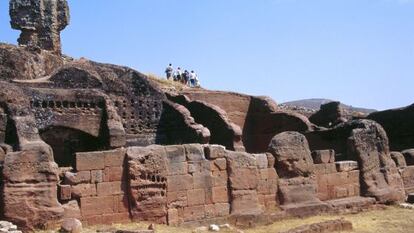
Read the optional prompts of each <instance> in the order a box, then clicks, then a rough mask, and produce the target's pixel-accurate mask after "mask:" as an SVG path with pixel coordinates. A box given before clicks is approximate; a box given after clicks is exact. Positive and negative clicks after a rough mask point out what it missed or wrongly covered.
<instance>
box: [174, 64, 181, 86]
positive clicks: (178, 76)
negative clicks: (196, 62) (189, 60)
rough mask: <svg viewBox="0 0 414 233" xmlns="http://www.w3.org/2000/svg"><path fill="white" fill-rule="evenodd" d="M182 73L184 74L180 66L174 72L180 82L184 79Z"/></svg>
mask: <svg viewBox="0 0 414 233" xmlns="http://www.w3.org/2000/svg"><path fill="white" fill-rule="evenodd" d="M182 75H183V71H182V70H181V68H180V67H178V68H177V70H176V71H175V74H174V81H179V82H180V81H181V79H182Z"/></svg>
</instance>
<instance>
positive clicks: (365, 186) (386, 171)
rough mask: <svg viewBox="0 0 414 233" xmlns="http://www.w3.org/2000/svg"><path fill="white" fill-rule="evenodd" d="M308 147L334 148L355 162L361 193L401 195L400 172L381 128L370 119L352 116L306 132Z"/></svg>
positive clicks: (381, 196) (381, 197)
mask: <svg viewBox="0 0 414 233" xmlns="http://www.w3.org/2000/svg"><path fill="white" fill-rule="evenodd" d="M306 137H307V139H308V141H309V144H310V147H311V148H312V150H322V149H335V152H336V153H337V154H339V155H340V156H338V158H340V159H341V160H354V161H357V162H358V165H359V169H360V171H361V173H360V175H361V193H362V195H364V196H369V197H375V198H376V199H377V201H381V202H389V201H390V202H392V201H401V200H402V199H404V190H403V185H402V181H401V176H400V174H399V173H398V169H397V167H396V166H395V163H394V161H393V160H392V158H391V155H390V149H389V145H388V138H387V135H386V133H385V131H384V129H383V128H382V127H381V126H380V125H379V124H378V123H376V122H374V121H370V120H353V121H349V122H346V123H342V124H339V125H337V126H336V127H334V128H332V129H329V130H322V131H314V132H310V133H307V134H306Z"/></svg>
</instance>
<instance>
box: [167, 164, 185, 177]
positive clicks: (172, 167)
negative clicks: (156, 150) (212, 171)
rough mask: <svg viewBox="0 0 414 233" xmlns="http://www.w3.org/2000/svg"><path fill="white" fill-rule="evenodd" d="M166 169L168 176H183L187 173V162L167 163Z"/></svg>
mask: <svg viewBox="0 0 414 233" xmlns="http://www.w3.org/2000/svg"><path fill="white" fill-rule="evenodd" d="M167 169H168V174H169V175H171V176H174V175H185V174H187V173H188V164H187V162H177V163H169V164H168V165H167Z"/></svg>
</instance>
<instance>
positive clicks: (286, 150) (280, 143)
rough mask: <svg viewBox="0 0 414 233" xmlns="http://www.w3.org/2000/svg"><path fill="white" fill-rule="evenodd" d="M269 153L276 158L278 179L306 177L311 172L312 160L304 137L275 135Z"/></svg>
mask: <svg viewBox="0 0 414 233" xmlns="http://www.w3.org/2000/svg"><path fill="white" fill-rule="evenodd" d="M269 152H270V153H272V154H273V156H274V157H275V158H276V170H277V173H278V174H279V177H283V178H292V177H297V176H304V177H307V176H309V175H310V174H311V172H312V170H313V159H312V156H311V152H310V150H309V145H308V141H307V140H306V137H305V136H303V135H302V134H300V133H298V132H284V133H280V134H278V135H276V136H275V137H274V138H273V139H272V141H271V142H270V145H269Z"/></svg>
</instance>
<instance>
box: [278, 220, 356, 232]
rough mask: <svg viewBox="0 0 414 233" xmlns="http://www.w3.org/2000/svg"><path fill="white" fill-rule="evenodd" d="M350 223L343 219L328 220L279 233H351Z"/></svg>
mask: <svg viewBox="0 0 414 233" xmlns="http://www.w3.org/2000/svg"><path fill="white" fill-rule="evenodd" d="M352 230H353V227H352V223H351V222H350V221H347V220H344V219H337V220H328V221H325V222H319V223H313V224H307V225H303V226H300V227H297V228H294V229H291V230H288V231H284V232H281V233H331V232H337V231H338V232H342V231H352Z"/></svg>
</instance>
